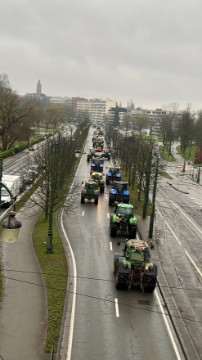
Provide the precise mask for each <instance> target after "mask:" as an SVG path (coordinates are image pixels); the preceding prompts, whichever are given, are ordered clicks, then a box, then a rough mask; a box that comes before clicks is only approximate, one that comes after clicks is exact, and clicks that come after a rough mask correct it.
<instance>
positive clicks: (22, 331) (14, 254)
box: [0, 205, 50, 360]
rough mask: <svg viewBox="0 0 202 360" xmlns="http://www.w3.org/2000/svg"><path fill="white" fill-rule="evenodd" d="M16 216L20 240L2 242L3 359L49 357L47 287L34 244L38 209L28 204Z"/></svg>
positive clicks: (0, 321)
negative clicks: (45, 340) (46, 342)
mask: <svg viewBox="0 0 202 360" xmlns="http://www.w3.org/2000/svg"><path fill="white" fill-rule="evenodd" d="M16 217H17V218H18V219H19V220H21V221H22V228H21V229H20V233H19V237H18V239H17V241H16V242H15V243H13V244H9V243H5V242H2V244H1V253H2V267H3V273H4V294H3V301H2V303H1V304H0V359H3V360H48V359H50V354H44V352H43V347H44V336H45V329H46V322H47V307H46V296H45V288H44V286H43V278H42V275H41V274H40V267H39V263H38V260H37V257H36V255H35V251H34V249H33V245H32V231H33V228H34V224H35V221H36V219H37V213H36V211H34V210H33V209H30V208H28V205H26V207H24V208H22V210H21V211H20V212H18V214H17V216H16ZM41 241H45V239H41Z"/></svg>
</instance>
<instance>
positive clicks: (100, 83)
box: [0, 0, 202, 110]
mask: <svg viewBox="0 0 202 360" xmlns="http://www.w3.org/2000/svg"><path fill="white" fill-rule="evenodd" d="M1 14H3V16H1V21H0V42H1V73H6V74H7V75H8V77H9V80H10V84H11V87H12V89H13V90H16V91H17V93H18V94H19V95H24V94H26V93H30V92H35V91H36V83H37V81H38V80H39V79H40V81H41V84H42V92H43V93H44V94H46V95H47V96H68V97H74V96H80V97H85V98H102V99H106V98H109V99H112V100H116V101H117V102H118V103H119V102H121V103H122V104H123V105H126V104H127V102H128V101H129V100H130V99H131V100H132V101H133V102H134V104H135V107H143V108H151V109H154V108H163V107H164V106H168V105H169V104H171V103H177V104H179V108H180V109H181V110H182V109H185V108H186V107H187V106H188V105H189V104H190V106H191V109H192V110H201V109H202V96H201V82H202V81H201V78H202V67H201V58H202V45H201V33H202V22H201V14H202V2H201V0H192V1H190V0H170V1H169V2H168V1H163V0H152V1H151V0H125V1H122V0H59V1H56V0H49V1H48V0H42V1H41V0H40V1H39V0H35V1H33V2H29V6H27V1H26V0H2V1H1Z"/></svg>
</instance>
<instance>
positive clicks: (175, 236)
mask: <svg viewBox="0 0 202 360" xmlns="http://www.w3.org/2000/svg"><path fill="white" fill-rule="evenodd" d="M165 224H166V225H167V227H168V228H169V230H170V231H171V233H172V234H173V236H174V238H175V239H176V240H177V242H178V244H179V245H182V244H181V242H180V240H179V239H178V237H177V235H175V233H174V231H173V230H172V229H171V227H170V225H169V224H168V222H167V221H165Z"/></svg>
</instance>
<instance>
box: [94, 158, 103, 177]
mask: <svg viewBox="0 0 202 360" xmlns="http://www.w3.org/2000/svg"><path fill="white" fill-rule="evenodd" d="M103 168H104V159H102V158H93V159H92V162H91V174H92V173H93V172H94V171H96V172H103Z"/></svg>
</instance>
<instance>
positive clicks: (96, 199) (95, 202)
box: [94, 196, 98, 205]
mask: <svg viewBox="0 0 202 360" xmlns="http://www.w3.org/2000/svg"><path fill="white" fill-rule="evenodd" d="M94 204H95V205H97V204H98V196H96V197H95V200H94Z"/></svg>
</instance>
